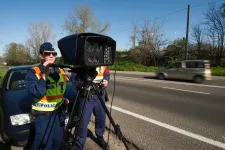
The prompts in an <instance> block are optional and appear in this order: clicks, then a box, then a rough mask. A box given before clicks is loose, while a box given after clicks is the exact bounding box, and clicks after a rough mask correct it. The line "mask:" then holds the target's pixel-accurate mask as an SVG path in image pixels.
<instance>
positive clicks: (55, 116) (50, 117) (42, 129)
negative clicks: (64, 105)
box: [25, 44, 66, 150]
mask: <svg viewBox="0 0 225 150" xmlns="http://www.w3.org/2000/svg"><path fill="white" fill-rule="evenodd" d="M47 46H48V44H47ZM46 49H47V48H45V50H46ZM38 68H39V69H38V70H39V71H40V72H41V73H43V72H44V66H43V65H42V64H40V65H39V66H38ZM36 69H37V67H36ZM61 73H62V72H61ZM61 78H62V76H61V75H60V69H59V68H55V69H54V71H53V72H51V73H50V74H49V77H48V80H44V79H43V78H42V77H41V76H40V78H38V77H37V72H36V71H35V70H34V68H33V69H31V70H29V71H28V72H27V74H26V77H25V85H26V89H27V91H28V93H29V94H30V95H32V96H33V98H34V103H33V105H32V113H33V115H34V116H35V128H34V130H35V131H34V132H35V135H34V140H33V143H32V149H33V150H39V149H45V150H58V149H59V148H60V144H61V140H62V137H63V133H64V126H63V125H62V123H63V122H64V120H65V118H64V114H63V112H62V111H58V110H59V109H60V107H58V106H57V105H56V104H58V103H59V102H60V103H61V101H62V96H63V94H64V92H65V89H64V91H62V92H61V95H60V96H58V95H56V96H55V95H53V96H51V95H48V94H47V93H49V92H48V90H49V89H50V88H51V87H50V86H49V85H50V82H51V83H52V82H53V83H56V84H58V83H59V81H61V80H62V81H64V83H63V86H64V87H65V85H66V80H65V79H61ZM49 79H51V81H49ZM56 84H54V86H55V89H57V88H58V87H57V86H56ZM51 86H52V85H51ZM54 86H53V87H54ZM56 87H57V88H56ZM53 90H54V88H53ZM59 90H60V88H59ZM59 90H58V91H59ZM50 93H51V92H50ZM56 93H57V92H56ZM58 93H60V92H58ZM46 94H47V96H46ZM49 98H52V99H49ZM54 98H55V99H54ZM38 99H40V101H35V100H38ZM49 100H53V101H54V102H55V105H54V102H52V101H51V102H50V101H49ZM42 102H43V103H42ZM44 102H46V103H44ZM37 104H38V105H37ZM42 110H43V111H42Z"/></svg>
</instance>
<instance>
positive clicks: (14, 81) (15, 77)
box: [7, 70, 27, 90]
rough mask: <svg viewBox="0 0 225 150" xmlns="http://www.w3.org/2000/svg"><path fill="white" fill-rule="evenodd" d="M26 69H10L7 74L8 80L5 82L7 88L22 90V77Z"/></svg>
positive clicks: (23, 87)
mask: <svg viewBox="0 0 225 150" xmlns="http://www.w3.org/2000/svg"><path fill="white" fill-rule="evenodd" d="M26 73H27V70H18V71H12V72H11V74H10V75H9V80H8V83H7V89H8V90H22V89H25V83H24V79H25V76H26Z"/></svg>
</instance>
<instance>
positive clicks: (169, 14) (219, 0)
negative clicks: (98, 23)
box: [119, 0, 224, 32]
mask: <svg viewBox="0 0 225 150" xmlns="http://www.w3.org/2000/svg"><path fill="white" fill-rule="evenodd" d="M221 1H224V0H218V1H211V2H207V3H202V4H198V5H194V6H190V7H191V8H194V7H200V6H204V5H209V4H211V3H218V2H221ZM184 10H187V8H183V9H180V10H177V11H175V12H172V13H168V14H166V15H163V16H161V17H157V18H155V19H153V20H150V21H148V23H150V22H154V21H156V20H159V19H162V18H165V17H168V16H171V15H174V14H177V13H179V12H181V11H184ZM137 26H138V27H141V26H142V25H137ZM128 29H133V28H126V29H122V30H120V31H119V32H123V31H126V30H128Z"/></svg>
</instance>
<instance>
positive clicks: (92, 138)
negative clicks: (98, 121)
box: [87, 129, 101, 147]
mask: <svg viewBox="0 0 225 150" xmlns="http://www.w3.org/2000/svg"><path fill="white" fill-rule="evenodd" d="M87 137H89V138H90V139H91V140H92V141H93V142H95V143H96V144H97V145H98V146H99V147H101V146H100V145H99V144H98V142H97V138H96V137H95V136H94V134H93V133H92V132H91V130H89V129H88V133H87Z"/></svg>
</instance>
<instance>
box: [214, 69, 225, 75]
mask: <svg viewBox="0 0 225 150" xmlns="http://www.w3.org/2000/svg"><path fill="white" fill-rule="evenodd" d="M211 71H212V75H213V76H225V68H222V67H212V68H211Z"/></svg>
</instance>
